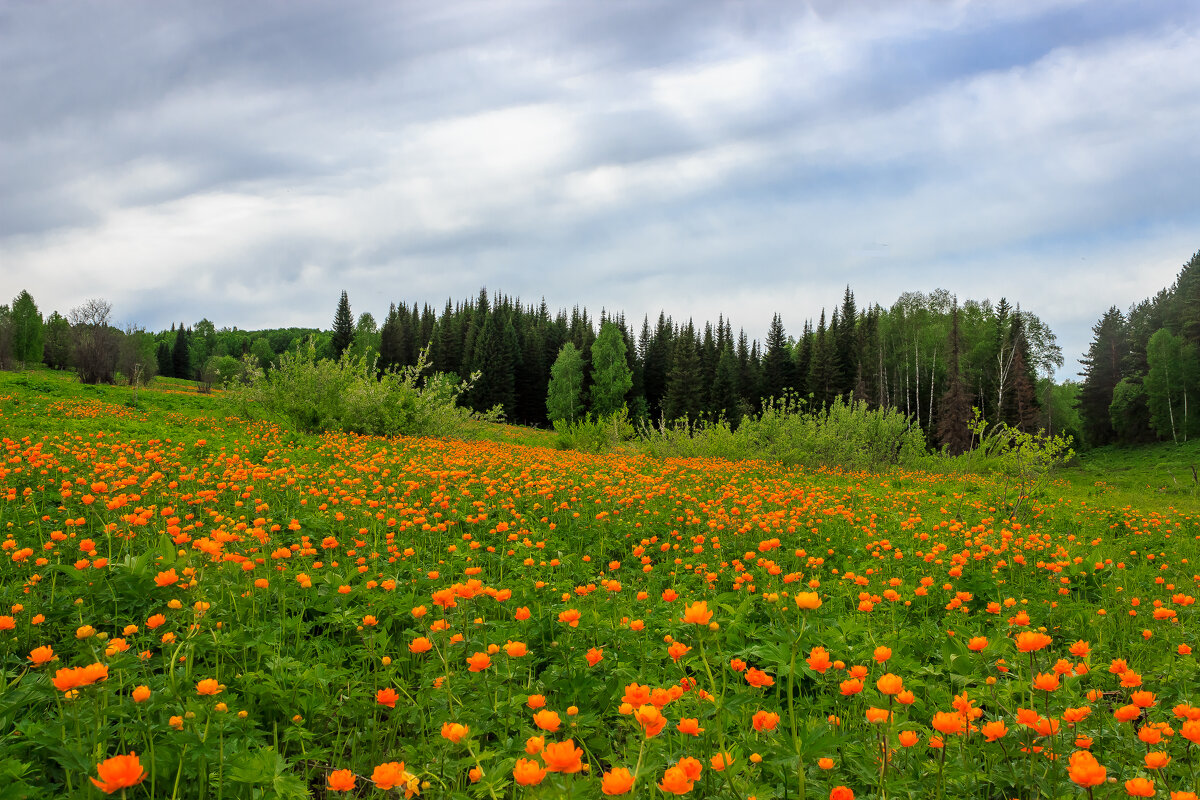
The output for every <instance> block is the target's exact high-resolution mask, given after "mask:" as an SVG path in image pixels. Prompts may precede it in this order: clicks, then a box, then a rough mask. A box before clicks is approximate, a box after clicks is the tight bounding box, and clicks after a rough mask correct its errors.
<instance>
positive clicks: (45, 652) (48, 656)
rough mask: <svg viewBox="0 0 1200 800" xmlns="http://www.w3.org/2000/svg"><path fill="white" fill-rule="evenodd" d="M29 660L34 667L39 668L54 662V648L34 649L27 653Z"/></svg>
mask: <svg viewBox="0 0 1200 800" xmlns="http://www.w3.org/2000/svg"><path fill="white" fill-rule="evenodd" d="M29 660H30V661H31V662H33V665H34V666H35V667H40V666H42V665H43V664H47V663H49V662H51V661H53V660H54V648H53V647H51V646H50V645H48V644H46V645H42V646H41V647H35V648H33V649H32V650H30V651H29Z"/></svg>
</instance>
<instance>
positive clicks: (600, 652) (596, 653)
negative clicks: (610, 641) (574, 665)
mask: <svg viewBox="0 0 1200 800" xmlns="http://www.w3.org/2000/svg"><path fill="white" fill-rule="evenodd" d="M584 658H586V659H587V662H588V666H589V667H594V666H596V665H597V664H599V663H600V662H601V661H603V660H604V649H603V648H600V647H593V648H591V649H590V650H588V651H587V655H586V656H584Z"/></svg>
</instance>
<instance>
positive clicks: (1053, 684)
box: [1033, 672, 1059, 692]
mask: <svg viewBox="0 0 1200 800" xmlns="http://www.w3.org/2000/svg"><path fill="white" fill-rule="evenodd" d="M1058 687H1059V682H1058V676H1057V675H1055V674H1053V673H1048V672H1039V673H1038V674H1037V675H1035V676H1034V678H1033V688H1035V689H1038V690H1040V691H1043V692H1053V691H1055V690H1056V689H1058Z"/></svg>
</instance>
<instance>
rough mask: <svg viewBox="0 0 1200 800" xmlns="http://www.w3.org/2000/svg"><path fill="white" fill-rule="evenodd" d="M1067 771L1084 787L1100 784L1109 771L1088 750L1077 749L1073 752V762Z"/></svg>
mask: <svg viewBox="0 0 1200 800" xmlns="http://www.w3.org/2000/svg"><path fill="white" fill-rule="evenodd" d="M1067 773H1068V774H1069V775H1070V777H1071V780H1072V781H1074V782H1075V783H1077V784H1079V785H1080V786H1084V787H1087V786H1099V785H1100V784H1102V783H1104V780H1105V778H1106V777H1107V771H1106V770H1105V769H1104V767H1102V766H1100V762H1098V761H1096V757H1095V756H1094V755H1092V754H1091V753H1089V752H1088V751H1087V750H1076V751H1075V752H1074V753H1071V763H1070V765H1069V767H1068V768H1067Z"/></svg>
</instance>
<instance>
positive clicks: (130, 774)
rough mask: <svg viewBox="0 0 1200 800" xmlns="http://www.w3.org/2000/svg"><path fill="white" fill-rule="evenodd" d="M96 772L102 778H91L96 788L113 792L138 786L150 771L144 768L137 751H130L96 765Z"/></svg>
mask: <svg viewBox="0 0 1200 800" xmlns="http://www.w3.org/2000/svg"><path fill="white" fill-rule="evenodd" d="M96 774H97V775H99V776H100V779H99V780H97V779H95V778H89V780H90V781H91V782H92V783H94V784H95V785H96V788H97V789H99V790H100V791H102V792H104V793H105V794H112V793H113V792H115V791H117V790H118V789H128V788H129V787H130V786H137V785H138V784H139V783H141V782H142V781H143V780H144V779H145V778H146V776H147V775H149V774H150V773H148V772H146V771H145V770H144V769H142V762H141V761H140V760H139V759H138V756H137V753H134V752H130V753H129V755H127V756H113V757H112V758H109V759H106V760H105V761H102V762H101V763H99V764H97V765H96Z"/></svg>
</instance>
